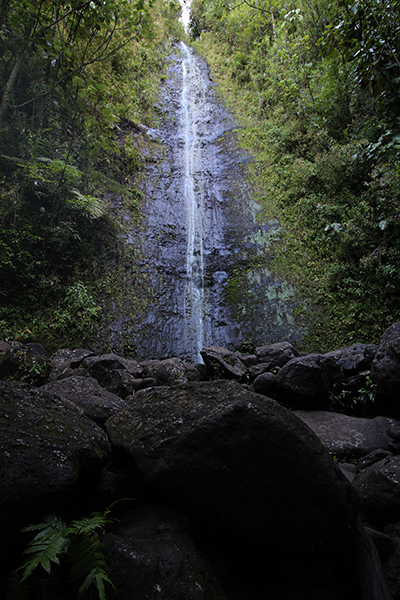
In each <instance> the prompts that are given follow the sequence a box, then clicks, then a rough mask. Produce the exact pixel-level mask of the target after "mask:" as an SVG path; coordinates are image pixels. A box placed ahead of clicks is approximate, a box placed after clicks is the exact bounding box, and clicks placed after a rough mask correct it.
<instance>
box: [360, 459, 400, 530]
mask: <svg viewBox="0 0 400 600" xmlns="http://www.w3.org/2000/svg"><path fill="white" fill-rule="evenodd" d="M353 485H354V487H355V488H356V490H357V492H358V494H359V496H360V499H361V505H362V508H363V510H364V511H365V513H366V515H367V517H368V518H369V519H371V520H372V522H375V523H378V524H385V523H390V522H394V521H398V520H400V456H388V457H387V458H384V459H383V460H380V461H378V462H376V463H375V464H373V465H372V466H370V467H366V468H365V469H363V470H362V471H361V472H360V473H358V474H357V476H356V477H355V478H354V480H353Z"/></svg>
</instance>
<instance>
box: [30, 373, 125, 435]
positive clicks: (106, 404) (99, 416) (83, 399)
mask: <svg viewBox="0 0 400 600" xmlns="http://www.w3.org/2000/svg"><path fill="white" fill-rule="evenodd" d="M41 389H42V390H44V391H46V392H51V393H53V394H55V395H56V396H57V397H58V398H59V399H60V400H61V401H63V402H64V401H67V402H73V403H74V404H76V405H77V406H80V408H81V409H82V410H83V412H84V413H85V415H86V416H87V417H89V419H93V421H95V422H96V423H97V424H98V425H100V426H101V427H103V426H104V424H105V422H106V421H107V419H108V418H109V417H111V416H112V415H114V414H115V413H117V412H118V411H119V410H122V409H123V408H125V406H126V404H125V402H124V401H123V400H121V398H119V397H118V396H116V395H115V394H112V393H111V392H109V391H107V390H106V389H104V388H102V387H101V385H99V384H98V383H97V381H96V380H95V379H93V378H92V377H82V376H80V375H75V376H72V377H68V378H66V379H59V380H57V381H51V382H49V383H47V384H46V385H44V386H42V388H41Z"/></svg>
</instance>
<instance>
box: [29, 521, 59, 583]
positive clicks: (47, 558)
mask: <svg viewBox="0 0 400 600" xmlns="http://www.w3.org/2000/svg"><path fill="white" fill-rule="evenodd" d="M38 529H40V531H39V533H38V534H37V535H36V536H35V538H34V539H33V540H32V541H31V542H30V544H29V545H28V547H27V549H26V550H25V552H24V554H25V555H27V558H26V559H25V562H24V564H23V565H22V566H21V567H19V569H17V570H18V571H19V570H23V571H24V572H23V575H22V577H21V582H23V581H25V580H26V579H27V577H29V575H30V574H31V573H32V572H33V571H34V570H35V569H36V567H38V566H39V565H41V566H42V567H43V569H44V570H45V571H46V572H47V573H50V571H51V563H52V562H54V563H55V564H57V565H59V564H60V560H59V555H60V554H62V553H64V552H66V551H67V550H68V548H69V545H70V539H69V538H68V533H67V527H66V524H65V523H64V521H63V520H62V519H60V518H59V517H57V516H55V515H49V516H48V517H46V519H45V522H44V523H40V524H38V525H30V526H28V527H25V528H24V529H23V530H22V531H36V530H38Z"/></svg>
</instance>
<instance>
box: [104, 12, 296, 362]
mask: <svg viewBox="0 0 400 600" xmlns="http://www.w3.org/2000/svg"><path fill="white" fill-rule="evenodd" d="M187 5H188V3H186V6H187ZM159 108H160V114H161V115H162V116H161V118H160V120H159V122H158V123H157V129H147V130H146V133H138V134H137V137H138V141H140V142H141V144H142V147H143V148H144V150H145V152H146V160H145V165H144V171H143V178H142V191H143V196H144V199H145V205H144V213H145V216H146V222H145V223H144V225H143V228H142V229H141V230H140V231H139V232H136V233H135V232H132V234H131V235H130V238H129V239H130V240H132V244H134V243H136V244H137V245H138V247H137V249H136V248H135V253H136V256H137V260H138V264H139V266H140V278H139V277H138V281H137V288H136V289H137V290H138V293H139V294H140V293H142V294H143V295H144V294H147V297H148V298H149V302H148V305H147V307H146V310H145V311H143V312H142V313H141V314H138V315H133V316H132V318H131V320H130V317H129V315H128V317H125V316H124V317H123V319H124V320H121V321H119V322H117V323H116V324H115V325H113V327H114V328H115V330H117V329H118V330H121V329H122V328H123V331H124V335H127V336H129V341H130V343H131V344H133V345H134V347H135V353H136V356H137V357H138V358H140V359H146V358H158V359H162V358H168V357H171V356H178V357H180V358H182V359H183V360H185V361H190V362H193V363H197V362H202V359H201V355H200V351H201V350H202V348H203V347H205V346H225V347H228V348H235V347H236V348H237V347H238V346H240V345H241V344H242V342H246V343H247V341H248V340H250V341H251V343H254V344H256V345H259V346H261V345H263V344H265V343H273V342H277V341H281V340H282V339H290V340H291V341H292V340H293V341H295V340H296V338H297V337H298V330H297V328H296V325H295V324H294V318H293V316H292V310H294V308H295V307H296V305H295V299H294V293H293V290H292V288H291V286H289V285H288V284H287V283H286V282H284V281H282V280H280V279H276V278H274V277H273V276H272V275H271V273H270V272H269V270H268V265H267V259H268V254H269V251H270V247H271V246H272V245H273V244H274V242H275V240H276V238H277V235H278V234H279V228H278V224H277V223H274V222H269V223H265V224H259V223H257V222H256V220H255V215H256V211H257V206H256V205H255V203H254V202H253V201H252V198H251V187H250V185H249V184H248V182H247V181H246V179H245V170H246V163H247V161H248V160H250V159H249V157H248V155H247V154H245V153H244V152H243V151H242V150H241V149H240V148H239V147H238V144H237V138H238V137H239V136H240V135H241V132H240V128H239V126H238V124H237V122H236V121H235V119H234V118H233V115H232V114H231V113H230V111H229V110H227V108H226V107H225V106H224V104H223V103H222V102H221V101H220V99H219V97H218V95H217V94H216V90H215V85H214V83H213V81H212V77H211V75H210V72H209V69H208V66H207V63H206V62H205V61H204V59H202V58H201V57H200V56H199V55H198V54H196V52H195V51H194V50H193V49H192V48H190V47H188V46H187V45H186V44H185V43H183V42H179V43H178V44H177V45H176V46H175V49H174V50H173V52H172V54H171V56H170V57H169V59H168V62H167V75H166V79H165V82H164V86H163V93H162V96H161V98H160V105H159ZM141 286H143V287H142V289H141ZM149 289H150V290H151V292H150V293H148V290H149ZM126 332H127V333H126ZM300 334H301V332H300Z"/></svg>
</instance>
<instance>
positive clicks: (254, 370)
mask: <svg viewBox="0 0 400 600" xmlns="http://www.w3.org/2000/svg"><path fill="white" fill-rule="evenodd" d="M274 366H275V365H274V363H273V362H262V363H259V364H257V365H253V366H252V367H250V368H249V377H250V379H256V378H257V377H258V376H259V375H262V374H263V373H267V371H270V370H271V369H273V368H274Z"/></svg>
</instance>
